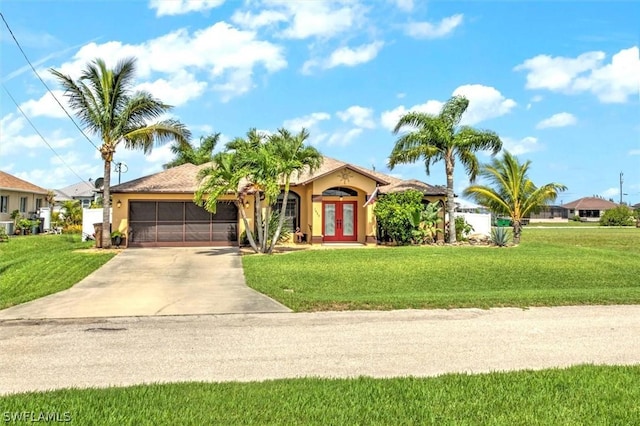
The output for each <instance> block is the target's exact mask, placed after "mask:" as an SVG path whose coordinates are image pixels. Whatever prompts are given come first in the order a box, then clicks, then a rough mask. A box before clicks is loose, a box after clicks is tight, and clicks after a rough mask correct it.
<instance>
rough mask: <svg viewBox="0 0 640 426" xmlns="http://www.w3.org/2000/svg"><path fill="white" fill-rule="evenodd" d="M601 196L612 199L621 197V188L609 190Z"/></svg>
mask: <svg viewBox="0 0 640 426" xmlns="http://www.w3.org/2000/svg"><path fill="white" fill-rule="evenodd" d="M600 195H601V196H602V197H605V198H612V197H615V196H617V195H620V189H619V188H607V189H605V190H604V191H602V192H601V193H600Z"/></svg>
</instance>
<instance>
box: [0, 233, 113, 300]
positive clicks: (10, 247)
mask: <svg viewBox="0 0 640 426" xmlns="http://www.w3.org/2000/svg"><path fill="white" fill-rule="evenodd" d="M93 244H94V243H93V242H84V243H83V242H81V241H80V236H79V235H33V236H25V237H15V238H11V239H10V241H9V242H8V243H0V309H4V308H7V307H9V306H13V305H17V304H19V303H24V302H28V301H30V300H33V299H37V298H39V297H42V296H46V295H48V294H52V293H56V292H58V291H61V290H65V289H67V288H69V287H71V286H72V285H74V284H76V283H77V282H78V281H80V280H81V279H83V278H84V277H86V276H87V275H89V274H90V273H91V272H93V271H95V270H96V269H98V268H99V267H100V266H102V265H104V264H105V263H106V262H107V261H108V260H109V259H111V258H112V257H113V256H114V254H113V253H89V252H85V253H82V252H78V251H77V250H78V249H83V248H88V247H91V246H92V245H93Z"/></svg>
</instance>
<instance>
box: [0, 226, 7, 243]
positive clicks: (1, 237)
mask: <svg viewBox="0 0 640 426" xmlns="http://www.w3.org/2000/svg"><path fill="white" fill-rule="evenodd" d="M5 241H9V236H8V235H7V230H6V229H4V226H0V243H2V242H5Z"/></svg>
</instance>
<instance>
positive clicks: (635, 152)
mask: <svg viewBox="0 0 640 426" xmlns="http://www.w3.org/2000/svg"><path fill="white" fill-rule="evenodd" d="M629 155H640V149H632V150H631V151H629Z"/></svg>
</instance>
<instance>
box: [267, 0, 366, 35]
mask: <svg viewBox="0 0 640 426" xmlns="http://www.w3.org/2000/svg"><path fill="white" fill-rule="evenodd" d="M267 3H268V4H271V5H276V6H282V7H284V9H281V11H284V13H286V14H287V15H288V16H289V19H288V20H289V22H290V23H291V24H290V26H289V27H288V28H286V29H285V30H284V31H283V32H282V34H281V35H282V36H283V37H285V38H292V39H299V40H302V39H306V38H309V37H321V38H331V37H335V36H337V35H338V34H341V33H344V32H346V31H349V30H351V29H353V28H355V27H357V26H359V24H360V23H361V20H362V19H363V16H364V11H363V8H362V7H361V6H360V5H359V4H358V2H355V1H353V2H351V1H347V2H326V1H278V0H271V1H267Z"/></svg>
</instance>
